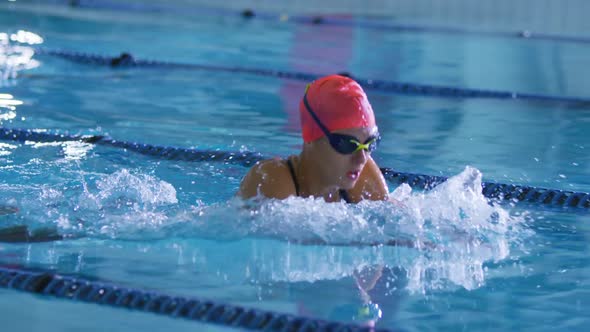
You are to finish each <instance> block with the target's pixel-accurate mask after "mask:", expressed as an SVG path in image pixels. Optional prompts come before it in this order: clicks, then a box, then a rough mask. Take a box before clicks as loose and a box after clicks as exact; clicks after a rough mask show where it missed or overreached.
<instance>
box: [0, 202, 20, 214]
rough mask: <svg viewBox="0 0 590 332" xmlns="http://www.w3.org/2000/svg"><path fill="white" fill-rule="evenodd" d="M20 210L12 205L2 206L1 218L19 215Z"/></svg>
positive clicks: (0, 210)
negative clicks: (8, 215)
mask: <svg viewBox="0 0 590 332" xmlns="http://www.w3.org/2000/svg"><path fill="white" fill-rule="evenodd" d="M17 212H18V208H17V207H16V206H10V205H0V216H3V215H7V214H13V213H17Z"/></svg>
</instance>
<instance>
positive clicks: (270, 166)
mask: <svg viewBox="0 0 590 332" xmlns="http://www.w3.org/2000/svg"><path fill="white" fill-rule="evenodd" d="M291 158H293V157H289V159H291ZM258 195H262V196H264V197H268V198H277V199H284V198H287V197H289V196H292V195H295V186H294V183H293V179H292V176H291V172H290V170H289V166H287V159H283V158H273V159H267V160H263V161H260V162H257V163H256V164H255V165H254V166H252V168H251V169H250V170H249V171H248V173H247V174H246V176H245V177H244V179H243V180H242V183H241V184H240V189H239V191H238V196H240V197H242V198H251V197H255V196H258Z"/></svg>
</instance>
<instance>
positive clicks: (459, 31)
mask: <svg viewBox="0 0 590 332" xmlns="http://www.w3.org/2000/svg"><path fill="white" fill-rule="evenodd" d="M64 4H67V5H69V6H72V7H77V8H87V9H102V10H111V11H125V12H140V13H141V12H143V13H167V14H175V15H181V16H187V15H190V16H205V15H216V16H229V17H231V16H241V17H243V18H245V19H253V18H256V19H260V20H265V21H281V22H294V23H298V24H307V25H309V24H313V25H318V26H349V27H359V28H365V29H372V30H382V31H401V32H413V33H439V34H454V35H474V36H483V37H496V38H518V39H522V40H546V41H552V42H569V43H579V44H588V43H590V38H588V37H582V36H572V35H570V36H568V35H556V34H548V33H536V32H534V31H531V30H526V29H524V30H518V31H501V32H498V31H483V30H474V29H466V28H458V27H444V26H428V25H417V24H393V23H390V22H385V21H384V20H375V19H372V20H369V19H362V18H357V17H355V18H353V19H351V18H341V17H333V16H325V15H287V14H284V13H280V14H275V13H270V12H264V11H254V10H253V9H249V8H246V9H243V10H241V11H238V10H231V9H222V8H213V7H207V6H203V5H199V6H198V7H197V6H191V7H190V8H187V7H185V6H182V7H181V6H173V5H164V4H146V3H142V4H139V3H135V4H133V3H131V4H129V3H122V2H114V1H105V0H102V1H97V0H69V1H67V2H66V1H63V2H62V3H61V5H64Z"/></svg>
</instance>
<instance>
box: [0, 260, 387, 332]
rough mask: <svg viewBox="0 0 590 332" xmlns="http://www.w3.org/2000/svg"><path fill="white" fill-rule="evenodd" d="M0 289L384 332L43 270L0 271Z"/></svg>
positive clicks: (296, 331) (254, 326)
mask: <svg viewBox="0 0 590 332" xmlns="http://www.w3.org/2000/svg"><path fill="white" fill-rule="evenodd" d="M0 287H1V288H8V289H13V290H17V291H22V292H27V293H33V294H36V295H40V296H47V297H54V298H58V299H61V300H70V301H74V302H86V303H93V304H99V305H104V306H109V307H112V308H119V309H128V310H134V311H142V312H148V313H154V314H158V315H162V316H168V317H172V318H184V319H188V320H192V321H197V322H202V323H206V324H216V325H220V326H224V327H231V328H237V329H245V330H250V331H271V332H275V331H276V332H279V331H293V332H300V331H301V332H303V331H307V332H316V331H318V332H319V331H334V332H336V331H342V332H345V331H347V332H348V331H351V332H352V331H358V332H361V331H362V332H368V331H380V332H387V331H389V330H387V329H374V328H370V327H361V326H358V325H354V324H344V323H339V322H330V321H325V320H320V319H314V318H308V317H302V316H296V315H292V314H285V313H278V312H272V311H265V310H258V309H254V308H246V307H242V306H237V305H231V304H224V303H218V302H216V301H212V300H207V299H199V298H195V297H192V298H186V297H181V296H173V295H168V294H162V293H158V292H156V291H151V290H144V289H137V288H129V287H125V286H121V285H117V284H113V283H109V282H103V281H96V280H87V279H83V278H77V277H72V276H67V275H61V274H58V273H55V272H53V271H49V270H27V269H17V268H7V267H0Z"/></svg>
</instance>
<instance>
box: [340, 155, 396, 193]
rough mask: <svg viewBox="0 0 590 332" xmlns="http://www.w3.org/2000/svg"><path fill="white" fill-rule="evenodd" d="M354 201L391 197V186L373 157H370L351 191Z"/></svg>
mask: <svg viewBox="0 0 590 332" xmlns="http://www.w3.org/2000/svg"><path fill="white" fill-rule="evenodd" d="M349 194H350V195H351V197H352V198H353V200H354V201H356V202H358V201H361V200H363V199H368V200H372V201H384V200H388V198H389V188H388V187H387V182H386V181H385V178H384V177H383V173H381V170H380V169H379V166H377V163H375V161H374V160H373V158H369V159H368V160H367V163H366V164H365V167H364V168H363V171H362V172H361V174H360V175H359V180H358V182H357V184H356V185H355V186H354V188H352V189H351V190H350V191H349Z"/></svg>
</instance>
